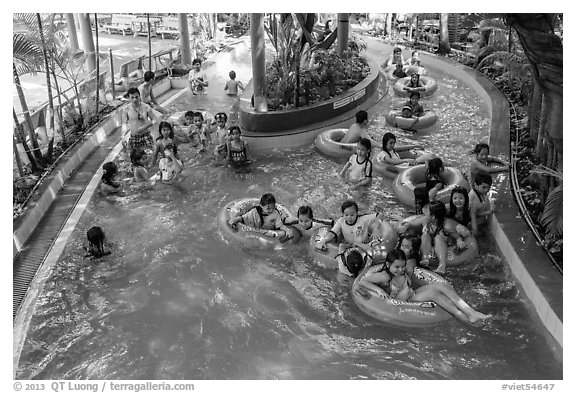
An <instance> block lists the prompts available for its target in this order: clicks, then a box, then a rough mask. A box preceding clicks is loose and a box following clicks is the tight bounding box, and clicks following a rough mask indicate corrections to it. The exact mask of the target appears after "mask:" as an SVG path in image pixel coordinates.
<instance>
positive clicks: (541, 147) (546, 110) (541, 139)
mask: <svg viewBox="0 0 576 393" xmlns="http://www.w3.org/2000/svg"><path fill="white" fill-rule="evenodd" d="M550 109H551V108H550V96H549V94H547V93H546V92H545V91H544V92H543V94H542V109H541V111H540V127H539V128H538V137H537V139H536V149H535V150H536V157H538V158H540V159H541V160H543V159H544V154H545V144H546V134H547V130H548V124H549V122H550V113H551V111H550Z"/></svg>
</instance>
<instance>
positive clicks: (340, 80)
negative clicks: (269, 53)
mask: <svg viewBox="0 0 576 393" xmlns="http://www.w3.org/2000/svg"><path fill="white" fill-rule="evenodd" d="M299 19H300V21H301V22H300V21H299V22H298V23H294V20H293V19H292V17H286V18H285V19H284V20H283V21H280V20H277V19H276V17H275V16H274V15H271V16H270V17H269V21H268V27H267V28H266V31H267V33H268V36H269V38H270V41H271V43H272V45H273V46H274V49H275V51H276V56H275V57H274V60H273V61H272V62H270V63H269V64H267V69H266V77H267V95H268V96H267V101H268V110H270V111H273V110H280V109H286V108H294V107H299V106H302V105H310V104H313V103H316V102H318V101H321V100H324V99H328V98H330V97H333V96H335V95H338V94H341V93H342V92H344V91H346V90H348V89H349V88H350V87H352V86H354V85H356V84H358V83H359V82H360V81H361V80H362V79H364V78H365V77H366V76H367V75H368V73H369V72H370V69H369V67H368V64H367V63H366V60H365V59H364V58H362V57H360V55H359V53H360V51H362V50H365V49H366V44H365V43H364V42H363V41H361V40H359V39H358V38H355V37H353V38H352V39H350V40H349V42H348V50H347V51H345V52H344V53H343V54H342V55H338V54H337V53H336V52H335V51H334V50H333V49H324V48H323V47H322V45H320V44H319V43H316V42H314V41H313V37H312V36H311V34H310V33H311V32H310V30H311V29H310V30H307V32H306V33H303V32H302V31H301V30H303V29H305V28H308V27H305V26H302V24H303V22H304V21H305V20H308V18H307V17H300V18H299ZM299 24H300V29H299V28H298V27H297V26H298V25H299ZM299 30H300V31H299ZM327 40H329V38H328V39H327ZM310 41H312V45H310Z"/></svg>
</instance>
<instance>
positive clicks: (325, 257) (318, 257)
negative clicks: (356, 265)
mask: <svg viewBox="0 0 576 393" xmlns="http://www.w3.org/2000/svg"><path fill="white" fill-rule="evenodd" d="M330 229H332V228H329V227H321V228H318V229H316V230H315V231H314V232H312V235H311V236H310V241H309V242H308V250H309V251H310V254H311V255H312V257H313V258H314V261H316V263H317V264H318V265H320V266H322V267H324V268H327V269H338V261H337V260H336V256H337V255H338V244H339V242H338V241H331V242H328V243H326V251H320V250H318V249H317V248H316V243H318V242H319V241H320V240H321V239H322V238H323V237H324V236H326V234H327V233H328V232H329V231H330ZM369 239H370V241H371V242H374V247H373V249H374V251H377V252H388V251H390V250H393V249H394V248H395V247H396V245H397V244H398V234H397V233H396V229H394V227H393V226H392V224H390V223H389V222H388V221H385V220H381V221H380V220H377V222H376V223H375V225H374V226H373V228H372V231H371V234H370V237H369ZM339 240H341V239H339Z"/></svg>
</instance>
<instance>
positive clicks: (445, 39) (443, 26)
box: [438, 14, 451, 55]
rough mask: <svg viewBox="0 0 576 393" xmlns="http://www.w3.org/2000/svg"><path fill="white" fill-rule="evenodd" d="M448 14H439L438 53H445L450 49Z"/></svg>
mask: <svg viewBox="0 0 576 393" xmlns="http://www.w3.org/2000/svg"><path fill="white" fill-rule="evenodd" d="M449 15H450V14H440V38H439V39H438V53H439V54H441V55H447V54H448V53H450V52H451V49H450V34H449V33H448V16H449Z"/></svg>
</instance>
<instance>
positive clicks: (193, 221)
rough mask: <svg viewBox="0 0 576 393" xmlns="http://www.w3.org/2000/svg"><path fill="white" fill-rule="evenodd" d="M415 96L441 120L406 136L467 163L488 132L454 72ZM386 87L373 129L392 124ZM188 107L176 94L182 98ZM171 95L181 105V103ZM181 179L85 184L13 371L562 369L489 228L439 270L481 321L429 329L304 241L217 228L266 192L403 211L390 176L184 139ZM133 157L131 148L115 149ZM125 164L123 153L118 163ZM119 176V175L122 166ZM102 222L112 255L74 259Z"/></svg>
mask: <svg viewBox="0 0 576 393" xmlns="http://www.w3.org/2000/svg"><path fill="white" fill-rule="evenodd" d="M432 76H434V77H436V78H437V80H438V81H439V89H438V91H437V92H436V93H435V94H434V95H433V96H432V97H431V98H425V99H423V100H422V103H423V105H424V106H425V109H428V108H433V109H434V110H436V111H437V113H438V115H439V121H438V125H437V126H436V128H433V129H431V130H424V131H421V132H419V133H418V134H416V135H414V136H412V135H406V134H404V133H403V132H402V131H398V130H394V132H395V133H396V135H398V138H399V140H400V141H403V140H404V141H409V140H419V141H422V142H423V143H425V144H426V145H427V146H428V148H429V149H430V150H432V151H435V152H437V153H438V154H439V155H440V156H441V157H443V159H445V161H448V162H452V163H454V164H455V165H456V166H457V167H458V168H460V169H461V170H466V168H467V165H468V162H469V160H470V157H469V156H468V155H467V153H468V151H470V150H471V149H472V147H473V145H474V144H475V143H476V142H477V141H479V140H486V138H487V135H488V128H489V119H488V113H487V109H486V108H485V107H484V106H483V104H482V103H481V101H480V100H479V99H478V98H477V97H476V96H475V95H474V93H473V92H472V91H471V90H470V89H468V88H467V87H466V85H465V84H463V83H462V82H460V81H458V80H456V79H453V78H452V79H451V77H450V76H449V75H443V74H438V73H432ZM398 101H400V103H401V102H403V101H404V99H402V100H398V99H396V98H394V97H393V96H390V97H389V98H387V99H385V100H384V102H382V103H381V104H380V105H382V107H381V109H382V111H381V114H380V115H378V116H377V117H376V118H375V119H373V122H372V123H371V131H370V132H371V133H372V134H373V135H374V136H381V135H382V134H383V133H384V132H385V131H386V130H393V129H392V128H391V127H389V126H387V125H386V123H385V120H384V116H383V113H385V112H386V109H387V108H388V106H395V105H397V104H398ZM193 105H194V98H192V97H191V96H186V97H184V99H183V100H182V102H181V103H176V104H175V106H176V108H174V109H177V110H186V109H189V108H190V106H193ZM178 106H180V107H178ZM180 153H181V156H182V157H183V158H184V161H185V168H184V171H183V176H182V177H183V179H182V180H181V181H180V182H179V183H177V184H174V185H162V184H158V185H157V186H156V187H155V188H153V189H140V190H136V189H134V188H131V187H130V186H127V187H126V190H125V194H124V195H122V196H107V197H103V196H98V195H97V196H95V197H94V198H93V199H92V201H91V203H90V204H89V205H88V207H87V209H86V211H85V213H84V215H83V217H82V219H81V220H80V222H79V224H78V225H77V227H76V230H75V231H74V233H73V235H72V236H71V240H70V241H69V243H68V244H67V246H66V249H65V250H64V253H63V254H62V256H61V258H60V260H59V261H58V263H57V265H56V266H55V268H54V270H53V272H52V274H51V276H50V278H49V279H48V281H47V282H46V286H45V289H44V292H43V293H42V294H41V295H40V296H39V298H38V302H37V305H36V307H37V309H36V312H35V315H34V317H33V318H32V322H31V324H30V328H29V331H28V335H27V338H26V341H25V344H24V347H23V350H22V353H21V357H20V363H19V365H18V370H17V378H22V379H33V378H37V379H561V378H562V365H561V364H560V363H559V362H558V361H556V360H555V358H554V356H553V354H552V352H551V349H550V348H548V346H547V345H546V340H545V339H544V337H543V334H542V332H540V331H539V330H538V329H537V328H536V327H534V323H533V321H532V319H531V316H530V314H529V312H528V311H527V309H526V304H525V303H526V299H525V298H524V297H523V296H521V295H519V288H518V287H517V285H516V284H515V281H514V280H513V278H512V277H511V273H510V271H509V269H508V267H507V265H506V263H505V261H502V260H501V258H500V257H499V256H498V253H497V251H496V250H497V248H496V246H495V244H494V242H493V240H492V239H490V238H489V237H483V238H480V239H479V244H480V249H481V250H482V252H481V256H480V257H478V258H477V259H476V260H475V261H474V262H473V263H470V264H468V265H465V266H462V267H459V268H457V269H452V270H451V272H450V274H449V276H448V278H449V279H450V280H451V281H452V283H453V285H454V286H455V288H456V290H457V292H458V293H460V294H461V295H462V297H463V298H464V299H465V300H466V301H467V302H469V303H470V304H471V305H472V306H474V307H476V308H478V309H479V310H480V311H482V312H484V313H490V314H493V315H494V318H492V319H491V320H490V321H488V322H487V323H486V324H485V325H483V326H480V327H475V326H468V325H466V324H463V323H461V322H458V321H456V320H451V321H449V322H448V323H445V324H442V325H439V326H436V327H432V328H428V329H424V330H422V329H400V328H395V327H390V326H387V325H384V324H382V323H380V322H378V321H376V320H374V319H372V318H370V317H369V316H367V315H364V314H363V313H362V312H360V311H359V310H358V309H357V307H356V306H355V304H354V303H353V301H352V299H351V297H350V294H349V288H350V285H351V281H350V279H349V278H343V277H341V276H340V275H338V274H337V273H336V272H335V271H331V270H326V269H323V268H321V267H319V266H317V265H316V264H315V263H314V261H313V260H312V258H311V257H310V255H308V253H307V250H306V247H305V245H301V246H294V247H290V248H288V249H287V250H285V251H281V252H262V251H253V250H242V249H239V248H238V247H237V246H236V245H235V244H234V243H231V242H228V241H227V240H226V239H225V238H224V237H223V236H222V235H221V234H220V232H219V231H218V228H217V225H216V216H217V214H218V212H219V209H220V208H222V207H223V206H224V205H225V204H226V203H228V202H229V201H231V200H234V199H237V198H242V197H259V196H260V195H262V194H263V193H265V192H272V193H273V194H274V195H275V196H276V199H277V201H278V202H280V203H282V204H284V205H285V206H287V207H288V208H290V209H291V210H293V211H296V209H297V207H298V206H300V205H302V204H308V205H310V206H312V207H313V209H314V213H315V216H317V217H333V218H336V217H338V216H339V210H340V205H341V203H342V202H343V201H344V200H345V199H349V198H354V199H356V200H357V201H358V202H359V205H360V209H361V211H362V212H370V211H374V210H378V211H383V212H385V213H387V214H388V216H389V217H390V219H391V220H396V219H399V218H401V217H405V216H407V215H409V214H410V213H409V209H407V208H405V207H403V206H401V205H399V204H397V203H396V200H395V197H394V194H393V191H392V186H391V184H392V181H390V180H387V179H384V178H380V177H375V179H374V182H373V185H372V186H371V187H370V189H369V190H368V191H367V192H356V191H350V190H348V189H346V188H345V187H343V186H342V184H341V182H340V180H339V178H338V172H339V171H340V169H341V167H342V165H343V163H340V162H338V163H337V162H335V161H333V160H331V159H328V158H325V157H323V156H321V155H320V154H319V153H318V152H317V151H316V150H315V149H314V146H313V145H310V146H304V147H302V148H299V149H294V150H286V151H277V152H274V153H271V154H268V155H266V156H261V157H258V159H257V161H256V162H255V163H254V164H253V165H252V168H251V169H250V171H249V172H248V173H237V172H236V171H234V170H233V169H231V168H222V167H215V166H212V165H211V164H210V160H209V159H208V158H206V157H197V156H196V155H195V154H194V153H193V152H192V150H191V148H190V147H189V146H185V145H183V146H181V148H180ZM118 161H119V162H120V163H121V167H123V168H128V165H127V164H126V163H125V162H126V161H127V156H126V155H125V153H122V155H121V156H120V157H119V159H118ZM123 163H124V164H123ZM124 175H126V176H128V175H127V173H124ZM92 225H100V226H101V227H102V228H103V229H104V230H105V232H106V234H107V237H108V238H109V239H110V241H112V243H113V249H114V252H113V254H112V255H110V256H107V257H104V258H102V259H100V260H96V261H94V260H89V259H86V258H84V257H83V255H84V252H83V251H81V244H82V242H83V240H84V236H85V233H86V230H87V229H88V228H90V227H91V226H92Z"/></svg>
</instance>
